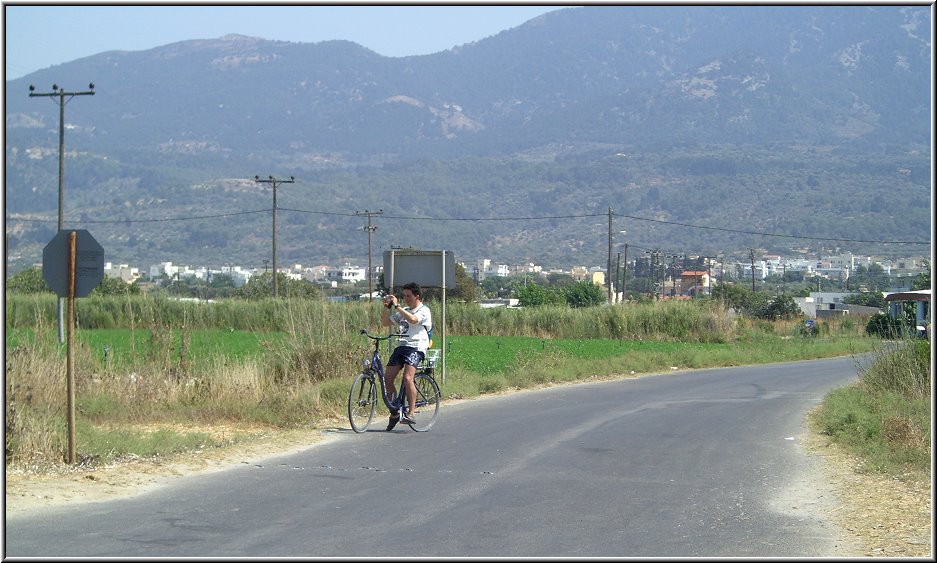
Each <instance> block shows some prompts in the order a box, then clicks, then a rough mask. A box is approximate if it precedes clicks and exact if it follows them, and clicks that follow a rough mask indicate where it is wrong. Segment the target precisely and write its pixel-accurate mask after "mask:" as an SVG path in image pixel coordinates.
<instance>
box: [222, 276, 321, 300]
mask: <svg viewBox="0 0 937 563" xmlns="http://www.w3.org/2000/svg"><path fill="white" fill-rule="evenodd" d="M277 285H278V286H279V287H278V293H279V296H280V297H286V298H292V299H318V298H320V297H321V294H320V292H319V288H317V287H316V286H315V284H313V283H310V282H308V281H306V280H294V279H291V278H290V277H289V276H287V275H286V274H284V273H283V272H277ZM234 295H235V297H240V298H242V299H266V298H268V297H273V273H272V272H264V273H263V274H260V275H259V276H253V277H251V279H250V280H248V282H247V283H246V284H244V285H242V286H241V287H239V288H238V289H237V291H235V292H234Z"/></svg>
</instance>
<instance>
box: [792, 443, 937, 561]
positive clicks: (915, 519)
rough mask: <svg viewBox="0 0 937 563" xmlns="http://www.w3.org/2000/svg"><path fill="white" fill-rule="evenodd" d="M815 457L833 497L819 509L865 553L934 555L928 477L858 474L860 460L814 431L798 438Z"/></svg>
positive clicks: (805, 449)
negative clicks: (831, 503) (832, 502)
mask: <svg viewBox="0 0 937 563" xmlns="http://www.w3.org/2000/svg"><path fill="white" fill-rule="evenodd" d="M799 442H800V444H801V446H802V447H803V449H804V451H805V452H806V453H807V454H808V455H812V456H818V457H819V458H820V459H821V460H822V463H821V464H820V470H821V472H822V473H823V481H824V482H825V485H826V487H825V488H826V490H827V491H829V493H830V494H831V495H832V496H833V497H834V498H835V499H836V501H837V502H835V503H834V504H833V505H832V506H825V507H824V508H823V509H822V510H823V512H825V513H826V516H827V517H828V518H829V520H830V521H831V522H834V523H836V524H838V525H839V526H840V527H841V528H842V529H843V530H844V531H845V533H846V534H849V535H850V536H851V537H850V538H848V539H850V540H851V541H852V542H853V543H854V545H855V546H856V547H857V548H858V549H859V550H860V552H859V553H856V555H859V556H866V557H927V558H931V559H932V558H933V539H932V538H933V529H932V527H931V509H932V499H931V490H932V484H931V482H930V480H929V476H923V475H902V476H899V477H889V476H886V475H874V474H865V473H860V472H859V468H860V467H861V465H862V462H861V460H859V459H858V458H856V457H855V456H852V455H850V454H848V453H847V452H846V451H845V450H844V449H843V448H841V447H840V446H838V445H836V444H834V443H833V442H832V440H830V438H829V437H828V436H824V435H822V434H819V433H817V432H815V431H811V432H808V433H805V434H804V435H803V439H802V440H799Z"/></svg>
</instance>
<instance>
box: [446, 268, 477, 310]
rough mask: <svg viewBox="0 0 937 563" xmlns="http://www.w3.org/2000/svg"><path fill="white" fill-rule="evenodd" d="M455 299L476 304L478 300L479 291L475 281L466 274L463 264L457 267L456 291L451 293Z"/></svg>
mask: <svg viewBox="0 0 937 563" xmlns="http://www.w3.org/2000/svg"><path fill="white" fill-rule="evenodd" d="M449 296H451V297H452V298H453V299H461V300H462V301H465V302H466V303H474V302H475V301H476V300H477V299H478V290H477V288H476V287H475V281H474V280H473V279H472V277H471V276H469V275H468V274H467V273H466V272H465V268H464V267H463V266H462V264H456V265H455V289H454V290H452V292H451V293H449Z"/></svg>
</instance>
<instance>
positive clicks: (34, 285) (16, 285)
mask: <svg viewBox="0 0 937 563" xmlns="http://www.w3.org/2000/svg"><path fill="white" fill-rule="evenodd" d="M7 291H9V292H11V293H52V288H51V287H49V284H47V283H46V280H44V279H42V270H41V269H40V268H37V267H32V268H26V269H25V270H23V271H22V272H19V273H17V274H15V275H14V276H12V277H11V278H10V279H8V280H7Z"/></svg>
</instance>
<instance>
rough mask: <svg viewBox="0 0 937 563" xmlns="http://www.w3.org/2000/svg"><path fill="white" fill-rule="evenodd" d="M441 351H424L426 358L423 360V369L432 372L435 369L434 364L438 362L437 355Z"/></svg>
mask: <svg viewBox="0 0 937 563" xmlns="http://www.w3.org/2000/svg"><path fill="white" fill-rule="evenodd" d="M440 352H441V350H439V349H438V348H437V349H430V350H427V351H426V357H425V358H423V366H422V367H423V369H424V370H426V371H429V372H432V371H433V369H435V368H436V362H438V361H439V353H440Z"/></svg>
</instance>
